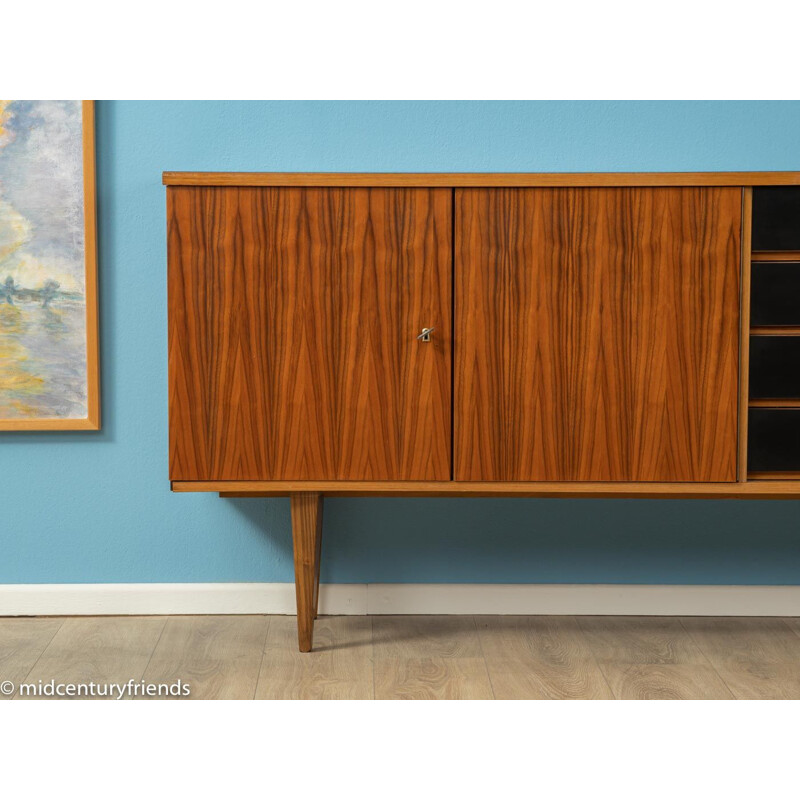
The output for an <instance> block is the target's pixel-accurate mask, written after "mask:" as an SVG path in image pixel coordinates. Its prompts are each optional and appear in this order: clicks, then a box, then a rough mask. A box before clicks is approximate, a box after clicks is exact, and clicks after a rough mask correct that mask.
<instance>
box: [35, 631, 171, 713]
mask: <svg viewBox="0 0 800 800" xmlns="http://www.w3.org/2000/svg"><path fill="white" fill-rule="evenodd" d="M165 623H166V618H165V617H77V618H70V619H65V620H63V622H62V624H61V626H60V628H59V629H58V632H57V633H56V634H55V636H54V637H53V639H52V641H51V642H50V644H49V645H48V646H47V648H46V649H45V651H44V652H43V653H42V655H41V657H40V658H39V660H38V661H37V662H36V664H35V666H34V667H33V669H32V670H31V671H30V673H29V674H28V675H27V677H26V678H25V680H26V682H27V683H34V684H35V683H37V682H38V681H40V680H41V681H43V682H49V681H51V680H54V681H55V682H56V683H89V682H90V681H93V682H95V683H118V684H123V683H127V682H128V681H129V680H133V681H134V682H137V683H138V682H139V681H140V680H141V678H142V676H143V674H144V671H145V669H146V668H147V664H148V662H149V661H150V656H151V655H152V654H153V650H154V649H155V647H156V644H157V642H158V639H159V637H160V636H161V632H162V630H163V629H164V625H165ZM37 699H43V698H37ZM80 699H84V698H80ZM86 699H93V698H91V697H89V698H86ZM94 699H103V698H102V697H96V698H94Z"/></svg>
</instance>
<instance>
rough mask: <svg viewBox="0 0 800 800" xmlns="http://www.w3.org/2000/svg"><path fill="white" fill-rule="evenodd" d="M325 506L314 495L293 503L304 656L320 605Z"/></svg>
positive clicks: (300, 496)
mask: <svg viewBox="0 0 800 800" xmlns="http://www.w3.org/2000/svg"><path fill="white" fill-rule="evenodd" d="M322 503H323V501H322V495H321V494H316V493H312V492H304V493H302V494H293V495H292V499H291V504H292V542H293V546H294V585H295V594H296V596H297V639H298V642H299V645H300V652H301V653H307V652H308V651H309V650H311V645H312V641H313V638H314V620H315V619H316V618H317V607H318V605H319V566H320V551H321V548H322Z"/></svg>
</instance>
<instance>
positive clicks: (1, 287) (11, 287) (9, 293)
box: [0, 275, 19, 306]
mask: <svg viewBox="0 0 800 800" xmlns="http://www.w3.org/2000/svg"><path fill="white" fill-rule="evenodd" d="M18 289H19V287H18V286H17V284H16V282H15V281H14V279H13V278H12V277H11V276H10V275H9V276H8V277H7V278H6V281H5V283H3V284H0V297H3V298H5V301H6V303H7V304H8V305H11V306H13V305H14V295H15V294H16V293H17V290H18Z"/></svg>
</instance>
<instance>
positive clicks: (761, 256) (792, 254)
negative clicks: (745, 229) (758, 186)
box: [750, 192, 800, 261]
mask: <svg viewBox="0 0 800 800" xmlns="http://www.w3.org/2000/svg"><path fill="white" fill-rule="evenodd" d="M751 193H752V192H751ZM750 260H751V261H800V252H798V251H796V250H756V251H754V252H752V253H751V254H750Z"/></svg>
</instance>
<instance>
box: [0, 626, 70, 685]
mask: <svg viewBox="0 0 800 800" xmlns="http://www.w3.org/2000/svg"><path fill="white" fill-rule="evenodd" d="M61 623H62V620H60V619H51V618H46V617H40V618H30V617H23V618H16V619H9V618H5V619H0V680H3V681H11V682H12V683H13V684H15V685H16V686H18V685H19V683H20V682H21V681H23V680H24V679H25V676H26V675H27V674H28V673H29V672H30V671H31V669H32V668H33V666H34V664H35V663H36V661H37V660H38V659H39V657H40V656H41V655H42V653H43V652H44V650H45V648H46V647H47V645H48V644H50V642H51V641H52V639H53V637H54V636H55V635H56V633H57V632H58V629H59V628H60V627H61ZM18 691H19V690H18V689H17V691H15V692H14V693H13V694H4V693H3V692H0V700H11V699H12V698H13V697H15V696H16V694H17V692H18Z"/></svg>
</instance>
